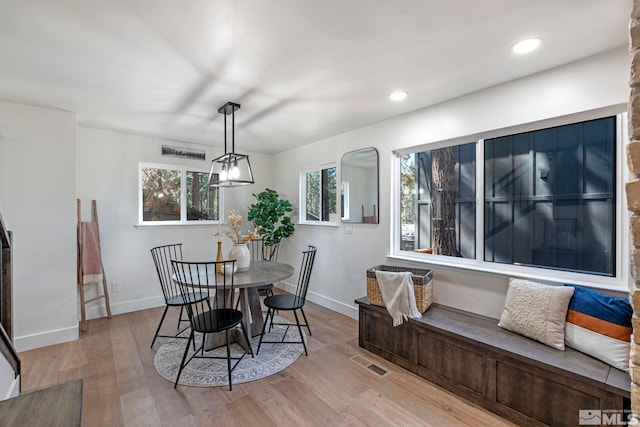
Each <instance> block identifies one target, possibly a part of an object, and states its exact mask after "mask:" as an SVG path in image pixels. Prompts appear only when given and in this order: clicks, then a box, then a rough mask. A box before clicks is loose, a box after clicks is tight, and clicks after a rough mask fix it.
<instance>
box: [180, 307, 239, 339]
mask: <svg viewBox="0 0 640 427" xmlns="http://www.w3.org/2000/svg"><path fill="white" fill-rule="evenodd" d="M241 321H242V312H241V311H238V310H234V309H231V308H224V309H223V308H221V309H217V310H211V311H207V312H204V313H202V314H200V315H198V316H196V317H195V318H194V319H193V322H192V328H193V330H194V331H196V332H204V333H212V332H220V331H224V330H226V329H231V328H233V327H234V326H236V325H237V324H239V323H240V322H241Z"/></svg>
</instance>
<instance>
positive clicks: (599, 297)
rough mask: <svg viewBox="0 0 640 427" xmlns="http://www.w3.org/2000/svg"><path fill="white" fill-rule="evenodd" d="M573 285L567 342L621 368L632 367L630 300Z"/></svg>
mask: <svg viewBox="0 0 640 427" xmlns="http://www.w3.org/2000/svg"><path fill="white" fill-rule="evenodd" d="M573 288H574V289H575V291H574V294H573V297H572V298H571V302H570V303H569V311H568V312H567V322H566V325H565V342H566V343H567V345H568V346H570V347H573V348H575V349H576V350H579V351H582V352H584V353H586V354H588V355H590V356H593V357H595V358H597V359H600V360H602V361H603V362H606V363H608V364H610V365H611V366H614V367H616V368H618V369H623V370H629V351H630V342H631V333H632V332H633V331H632V327H631V316H632V315H633V309H632V308H631V304H629V300H626V299H623V298H618V297H614V296H609V295H603V294H601V293H599V292H595V291H592V290H591V289H587V288H583V287H580V286H573Z"/></svg>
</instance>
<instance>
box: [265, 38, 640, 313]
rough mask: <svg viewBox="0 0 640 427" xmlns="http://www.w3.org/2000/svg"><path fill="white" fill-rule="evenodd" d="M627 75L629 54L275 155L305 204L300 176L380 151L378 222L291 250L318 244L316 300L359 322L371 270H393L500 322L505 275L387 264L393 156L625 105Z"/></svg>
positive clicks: (311, 234)
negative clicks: (430, 279) (427, 273)
mask: <svg viewBox="0 0 640 427" xmlns="http://www.w3.org/2000/svg"><path fill="white" fill-rule="evenodd" d="M628 74H629V55H628V52H627V50H626V49H625V48H620V49H616V50H613V51H609V52H606V53H604V54H601V55H598V56H596V57H592V58H589V59H587V60H583V61H580V62H576V63H573V64H570V65H567V66H564V67H560V68H557V69H554V70H551V71H548V72H544V73H540V74H536V75H533V76H531V77H528V78H524V79H520V80H517V81H513V82H510V83H507V84H504V85H500V86H497V87H493V88H489V89H486V90H483V91H480V92H476V93H473V94H470V95H467V96H464V97H461V98H457V99H454V100H452V101H449V102H445V103H442V104H439V105H436V106H433V107H430V108H426V109H423V110H420V111H416V112H414V113H411V114H406V115H403V116H400V117H396V118H393V119H390V120H386V121H384V122H380V123H377V124H374V125H371V126H367V127H364V128H360V129H357V130H354V131H351V132H347V133H344V134H341V135H337V136H335V137H331V138H327V139H325V140H322V141H319V142H317V143H314V144H311V145H306V146H303V147H300V148H296V149H292V150H289V151H286V152H283V153H280V154H278V155H276V156H275V168H274V172H275V176H274V186H275V188H277V189H279V190H280V191H281V192H283V193H284V194H286V195H288V196H289V197H290V200H291V201H292V202H293V203H295V204H296V205H297V203H298V174H299V170H300V169H302V168H310V167H313V166H317V165H320V164H323V163H329V162H335V161H338V160H339V159H340V158H341V157H342V155H343V154H344V153H345V152H347V151H351V150H356V149H360V148H364V147H375V148H376V149H378V151H379V153H380V184H381V186H380V224H379V225H371V224H354V225H353V232H352V234H345V229H344V227H342V226H341V227H339V228H327V227H316V226H306V225H297V227H296V233H295V234H294V236H293V238H292V242H291V244H290V248H291V249H293V248H296V249H297V250H298V251H299V250H302V249H303V248H304V247H305V245H306V244H308V243H310V244H314V245H317V247H318V253H317V257H316V266H315V268H314V273H313V276H312V281H311V285H310V299H311V300H314V301H317V302H319V303H321V304H324V305H326V306H328V307H330V308H333V309H335V310H338V311H341V312H343V313H345V314H347V315H350V316H353V317H356V315H357V307H356V305H355V304H354V303H353V301H354V299H356V298H359V297H362V296H364V295H365V294H366V286H365V285H366V282H365V271H366V269H367V268H369V267H372V266H375V265H378V264H386V263H392V264H395V265H406V266H414V267H424V268H431V269H433V270H434V277H435V295H434V300H435V301H436V302H439V303H442V304H445V305H449V306H452V307H457V308H460V309H464V310H468V311H472V312H476V313H480V314H483V315H487V316H490V317H494V318H498V317H499V316H500V313H501V311H502V307H503V305H504V298H505V295H506V287H507V277H506V276H502V275H498V274H490V273H479V272H471V271H464V270H460V269H456V268H449V267H447V268H444V267H440V266H429V265H426V264H415V263H413V264H412V263H408V262H400V261H392V260H390V259H387V254H388V253H389V248H390V241H389V239H390V237H389V236H390V225H389V220H390V212H391V206H390V201H391V184H390V183H391V164H392V160H391V159H392V151H393V150H396V149H400V148H406V147H412V146H417V145H422V144H426V143H430V142H438V141H444V140H449V139H454V138H458V137H463V136H473V135H474V134H480V133H484V132H490V131H494V130H499V129H503V128H508V127H511V126H516V125H521V124H525V123H530V122H535V121H540V120H545V119H550V118H554V117H560V116H566V115H570V114H574V113H578V112H584V111H589V110H594V109H599V108H603V107H608V106H613V105H617V104H624V103H626V102H627V99H628V92H629V88H628V83H627V81H628ZM389 108H393V105H391V104H390V105H389ZM291 165H295V167H292V166H291ZM297 257H299V256H298V254H296V253H294V252H293V251H292V250H290V251H287V252H286V253H285V254H284V256H283V257H282V258H281V259H282V260H283V261H289V262H297V261H296V260H297V259H299V258H297Z"/></svg>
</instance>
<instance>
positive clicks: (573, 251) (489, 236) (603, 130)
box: [399, 117, 617, 276]
mask: <svg viewBox="0 0 640 427" xmlns="http://www.w3.org/2000/svg"><path fill="white" fill-rule="evenodd" d="M616 126H617V125H616V117H606V118H602V119H597V120H590V121H585V122H580V123H574V124H569V125H564V126H558V127H553V128H548V129H541V130H536V131H531V132H524V133H519V134H513V135H506V136H502V137H499V138H491V139H486V140H484V141H483V140H480V141H478V142H473V143H469V144H461V145H453V146H449V147H445V148H439V149H434V150H426V151H420V152H415V153H410V154H405V155H402V156H401V157H400V159H399V160H400V194H399V196H400V197H399V202H400V227H401V238H400V239H401V241H400V250H402V251H418V252H426V253H432V254H435V255H446V256H451V257H463V258H472V259H476V258H477V259H481V260H483V261H485V262H493V263H504V264H513V265H523V266H531V267H543V268H550V269H560V270H566V271H572V272H578V273H588V274H598V275H604V276H615V274H616V271H615V264H616V261H615V260H616V257H615V255H616V200H615V194H616V173H617V172H616V151H615V147H616ZM478 144H482V146H483V147H484V152H483V153H482V150H478V149H477V145H478ZM476 157H478V158H476ZM476 164H479V165H481V166H482V170H480V171H478V172H479V176H483V177H484V182H483V183H482V185H483V187H481V188H480V190H482V192H481V194H483V197H484V200H482V202H483V208H482V210H481V211H480V214H481V215H482V222H483V229H481V230H476V217H477V215H478V212H477V210H476V199H477V198H478V197H479V195H478V190H479V189H478V188H477V186H476ZM478 239H479V241H480V242H482V244H481V245H478V247H479V248H480V249H481V250H482V253H480V254H476V242H477V241H478Z"/></svg>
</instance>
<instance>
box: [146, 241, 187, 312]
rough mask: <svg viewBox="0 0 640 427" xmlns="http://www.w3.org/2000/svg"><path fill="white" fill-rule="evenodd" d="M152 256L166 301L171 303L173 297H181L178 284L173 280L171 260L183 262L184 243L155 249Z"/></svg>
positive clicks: (152, 250)
mask: <svg viewBox="0 0 640 427" xmlns="http://www.w3.org/2000/svg"><path fill="white" fill-rule="evenodd" d="M151 256H152V257H153V263H154V264H155V266H156V272H157V273H158V279H159V280H160V287H161V288H162V294H163V295H164V301H165V303H169V299H170V298H171V297H174V296H176V295H180V288H179V287H178V284H177V283H175V282H174V281H173V279H172V278H171V275H172V274H173V270H172V268H171V260H178V261H182V243H174V244H170V245H164V246H158V247H155V248H153V249H151Z"/></svg>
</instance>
